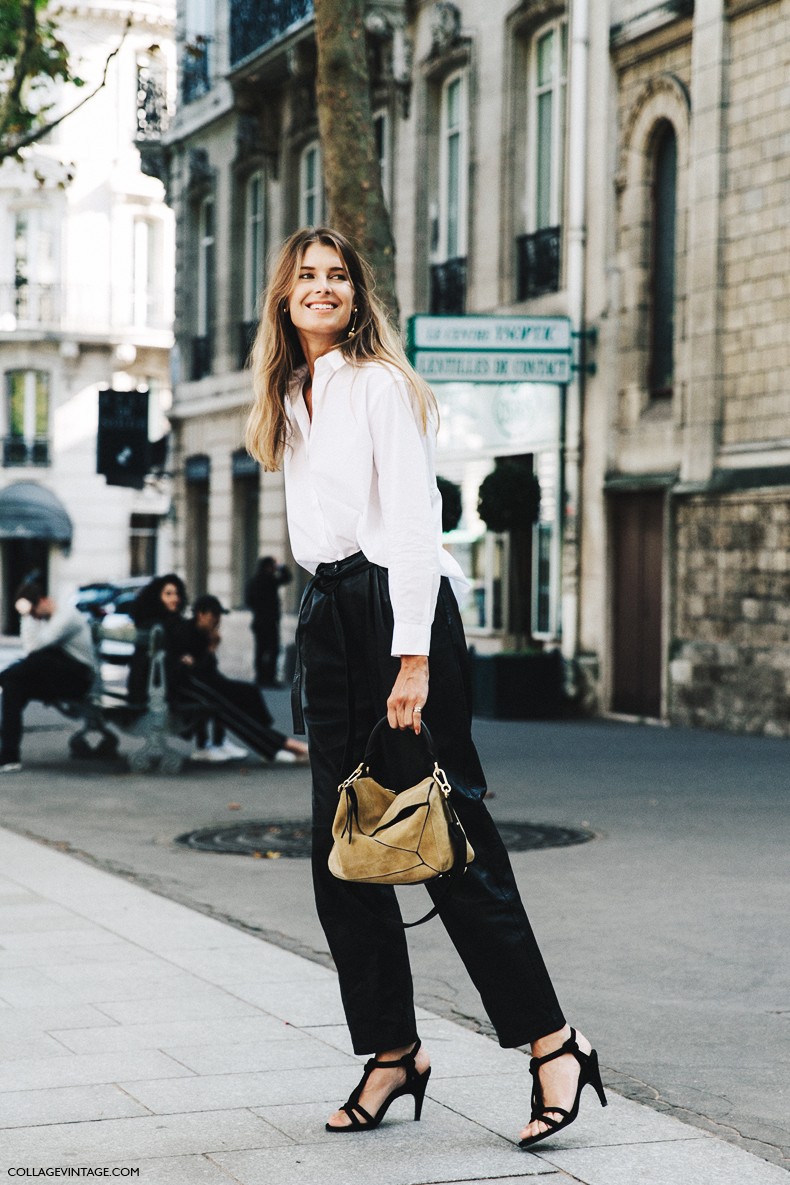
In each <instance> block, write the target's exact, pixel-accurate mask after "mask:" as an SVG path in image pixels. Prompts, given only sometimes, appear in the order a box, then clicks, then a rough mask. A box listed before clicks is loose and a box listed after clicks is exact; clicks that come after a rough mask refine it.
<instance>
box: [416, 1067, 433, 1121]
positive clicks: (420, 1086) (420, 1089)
mask: <svg viewBox="0 0 790 1185" xmlns="http://www.w3.org/2000/svg"><path fill="white" fill-rule="evenodd" d="M430 1076H431V1067H430V1066H429V1067H428V1069H427V1070H425V1071H423V1073H422V1074H420V1080H419V1082H415V1084H414V1090H413V1092H412V1093H413V1095H414V1122H415V1123H419V1122H420V1117H421V1115H422V1105H423V1103H424V1102H425V1090H426V1087H427V1086H428V1079H429V1078H430Z"/></svg>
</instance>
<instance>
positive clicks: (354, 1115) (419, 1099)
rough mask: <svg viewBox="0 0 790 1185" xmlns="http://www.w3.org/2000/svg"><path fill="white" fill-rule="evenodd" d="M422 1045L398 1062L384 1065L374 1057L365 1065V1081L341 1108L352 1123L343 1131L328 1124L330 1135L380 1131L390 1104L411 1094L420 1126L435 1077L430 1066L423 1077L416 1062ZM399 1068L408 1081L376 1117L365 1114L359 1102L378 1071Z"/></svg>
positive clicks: (386, 1101) (381, 1108) (380, 1109)
mask: <svg viewBox="0 0 790 1185" xmlns="http://www.w3.org/2000/svg"><path fill="white" fill-rule="evenodd" d="M420 1045H421V1042H420V1041H418V1042H417V1044H416V1045H415V1046H414V1047H413V1048H412V1049H410V1050H409V1052H408V1053H405V1054H404V1055H403V1057H399V1058H398V1059H397V1060H396V1061H387V1062H380V1061H378V1060H377V1059H376V1058H374V1057H373V1058H371V1059H370V1061H369V1062H367V1063H366V1065H365V1073H364V1074H363V1075H362V1079H361V1081H360V1082H359V1084H358V1086H357V1087H356V1089H355V1090H354V1091H352V1093H351V1095H350V1096H349V1098H348V1099H347V1101H346V1102H345V1103H344V1104H343V1106H342V1107H341V1108H340V1110H341V1111H345V1113H346V1115H347V1116H348V1118H349V1123H347V1124H344V1126H343V1127H337V1126H335V1124H333V1123H327V1124H326V1130H327V1131H328V1132H367V1131H373V1129H374V1128H376V1127H378V1125H379V1124H380V1123H381V1121H382V1119H383V1118H384V1116H385V1115H386V1113H387V1110H388V1108H389V1105H390V1103H392V1102H394V1101H395V1099H399V1098H402V1097H403V1095H407V1094H410V1095H412V1096H413V1098H414V1119H415V1122H418V1121H419V1119H420V1116H421V1115H422V1105H423V1103H424V1102H425V1088H426V1087H427V1085H428V1079H429V1078H430V1076H431V1067H430V1066H429V1067H428V1069H427V1070H423V1071H422V1073H420V1071H419V1070H418V1069H417V1066H416V1064H415V1058H416V1057H417V1053H418V1051H419V1049H420ZM397 1067H401V1068H402V1069H404V1070H405V1071H406V1081H405V1082H402V1083H401V1085H400V1086H396V1087H395V1088H394V1089H393V1090H392V1091H391V1092H390V1093H389V1094H388V1095H387V1097H386V1099H385V1100H384V1102H383V1103H382V1104H381V1106H380V1107H379V1109H378V1111H377V1112H376V1114H375V1115H371V1114H370V1113H369V1112H368V1111H366V1110H365V1108H364V1107H363V1106H362V1105H361V1103H360V1101H359V1100H360V1099H361V1097H362V1092H363V1091H364V1089H365V1085H366V1083H367V1081H368V1078H369V1077H370V1075H371V1074H372V1073H373V1071H374V1070H394V1069H396V1068H397Z"/></svg>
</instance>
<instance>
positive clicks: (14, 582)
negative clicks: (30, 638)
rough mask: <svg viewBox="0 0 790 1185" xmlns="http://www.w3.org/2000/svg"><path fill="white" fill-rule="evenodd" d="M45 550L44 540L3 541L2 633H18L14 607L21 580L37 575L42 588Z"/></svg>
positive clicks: (46, 567) (46, 570)
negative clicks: (33, 574)
mask: <svg viewBox="0 0 790 1185" xmlns="http://www.w3.org/2000/svg"><path fill="white" fill-rule="evenodd" d="M49 548H50V544H49V542H48V540H46V539H6V540H4V541H3V606H4V610H5V611H4V613H3V633H5V634H10V635H11V636H12V637H16V636H17V635H18V634H19V614H18V613H17V611H16V609H15V608H14V601H15V600H16V595H15V594H16V590H17V588H18V587H19V585H20V584H21V583H22V581H23V580H24V579H25V578H26V577H27V576H30V575H31V574H32V573H34V572H35V573H37V575H38V578H39V579H40V580H41V582H42V584H43V585H44V587H45V588H46V587H47V582H48V579H49Z"/></svg>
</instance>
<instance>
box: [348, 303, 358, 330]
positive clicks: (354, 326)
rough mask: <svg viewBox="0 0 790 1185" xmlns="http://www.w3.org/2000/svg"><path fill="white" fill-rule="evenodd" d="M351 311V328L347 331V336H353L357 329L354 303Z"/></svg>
mask: <svg viewBox="0 0 790 1185" xmlns="http://www.w3.org/2000/svg"><path fill="white" fill-rule="evenodd" d="M351 312H352V313H353V317H352V319H351V328H350V329H349V331H348V336H349V337H353V336H354V334H355V333H356V331H357V306H356V305H354V307H353V309H352V310H351Z"/></svg>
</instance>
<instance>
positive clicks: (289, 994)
mask: <svg viewBox="0 0 790 1185" xmlns="http://www.w3.org/2000/svg"><path fill="white" fill-rule="evenodd" d="M234 993H235V994H239V995H241V991H240V989H239V988H234ZM242 998H243V999H244V1000H245V1001H246V1002H247V1003H248V1004H255V1005H256V1007H258V1008H262V1009H263V1010H264V1012H268V1013H270V1014H271V1015H272V1016H279V1017H282V1019H283V1020H287V1021H288V1023H289V1024H292V1025H297V1026H301V1025H308V1024H311V1023H312V1022H314V1021H315V1018H316V1017H317V1016H320V1017H321V1019H322V1020H323V1021H324V1022H325V1023H326V1024H330V1025H334V1024H342V1023H343V1022H344V1019H345V1017H344V1013H343V1006H342V1004H341V1002H340V989H339V988H338V986H337V979H336V978H335V977H334V976H333V977H332V978H331V979H329V980H326V981H321V980H319V981H317V982H313V981H310V982H307V983H306V982H303V981H302V980H293V981H291V982H287V983H267V984H257V985H256V984H249V985H245V987H244V989H243V996H242Z"/></svg>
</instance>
